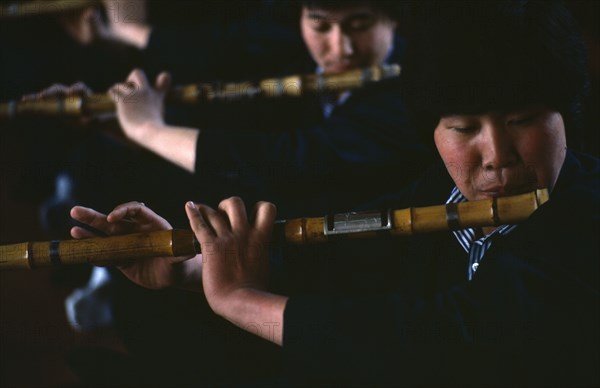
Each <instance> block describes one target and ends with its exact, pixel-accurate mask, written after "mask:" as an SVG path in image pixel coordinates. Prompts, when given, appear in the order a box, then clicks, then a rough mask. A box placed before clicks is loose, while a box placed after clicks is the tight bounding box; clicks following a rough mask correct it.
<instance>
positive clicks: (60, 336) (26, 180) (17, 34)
mask: <svg viewBox="0 0 600 388" xmlns="http://www.w3.org/2000/svg"><path fill="white" fill-rule="evenodd" d="M2 3H3V4H5V3H6V2H2ZM267 3H269V2H267ZM275 3H276V4H275V5H276V7H275V10H274V11H273V12H282V15H283V14H284V13H285V9H286V7H288V4H287V2H275ZM263 5H264V2H262V1H259V0H244V1H233V0H228V1H224V0H219V1H216V0H210V1H202V2H200V1H195V0H191V1H181V0H179V1H157V0H154V1H152V0H150V1H148V3H147V18H148V22H149V23H150V24H153V25H157V26H175V25H182V24H194V23H202V22H208V21H212V22H214V21H219V22H222V23H231V22H236V21H238V20H242V19H243V18H245V17H247V16H249V15H252V14H253V13H254V12H257V11H259V10H260V9H261V7H262V6H263ZM567 5H568V7H569V8H570V9H571V10H572V12H573V14H574V15H575V17H576V19H577V20H578V21H579V22H580V25H581V28H582V30H583V32H584V35H585V37H586V41H587V44H588V49H589V65H590V67H589V68H590V75H591V80H592V89H591V93H590V97H589V99H588V101H587V103H586V111H585V130H584V136H583V141H582V142H581V144H579V145H577V146H578V148H582V149H583V150H585V151H587V152H589V153H592V154H595V155H599V152H598V150H599V148H598V145H599V141H598V128H597V126H598V122H599V120H600V118H599V116H598V109H597V107H598V106H600V98H599V93H598V90H599V88H598V83H599V78H600V47H599V42H600V39H599V38H600V28H599V18H598V17H597V15H598V14H600V2H597V1H592V0H587V1H570V2H567ZM45 23H48V20H42V19H35V18H34V19H29V20H24V19H23V20H18V21H15V20H10V21H5V20H0V42H2V43H0V73H1V78H0V79H1V81H2V84H0V92H1V93H0V95H1V96H2V98H14V97H15V96H19V95H20V94H22V93H27V92H32V91H35V90H39V89H40V88H43V87H46V86H48V85H49V84H50V83H53V82H56V81H59V80H61V81H63V82H74V81H76V80H78V79H69V77H70V76H73V74H75V75H78V76H79V77H85V71H83V72H81V73H79V74H77V72H76V71H75V70H74V69H76V68H77V67H78V66H88V65H89V66H92V65H90V64H89V63H87V64H86V63H85V60H84V59H85V58H83V59H82V58H79V59H78V58H77V57H76V56H74V57H69V56H67V57H62V58H59V57H60V56H59V55H52V52H50V54H49V53H48V52H47V51H45V50H47V47H48V45H50V46H51V45H52V42H51V40H52V39H62V38H60V37H59V35H52V34H50V35H47V34H44V33H42V32H41V30H40V25H44V26H46V27H47V25H46V24H45ZM46 27H44V28H46ZM411 28H412V26H411V21H410V18H406V20H404V23H403V25H402V26H401V29H402V30H403V31H404V32H406V33H407V34H408V35H410V30H411ZM190 38H191V37H190ZM73 50H74V51H73V52H74V53H79V54H80V55H81V52H80V51H78V49H73ZM99 52H100V53H102V50H99ZM55 54H56V53H55ZM63 54H64V53H63ZM64 55H66V54H64ZM100 58H101V57H100ZM87 59H88V60H89V58H87ZM93 60H94V61H96V62H97V61H98V59H97V58H95V57H93ZM132 61H134V60H132ZM128 65H129V62H128V61H127V60H124V61H122V63H121V62H118V61H117V64H116V65H114V66H113V67H112V68H111V69H110V71H104V72H101V74H100V75H98V74H95V76H96V77H95V80H94V81H95V82H96V85H95V86H97V89H98V90H101V88H102V87H108V86H109V84H111V83H113V82H116V81H120V80H122V79H123V78H124V76H123V74H126V73H127V72H128V67H127V66H128ZM48 69H55V70H56V73H54V74H60V75H57V76H56V77H57V78H53V73H52V72H51V71H49V70H48ZM61 77H64V79H61ZM90 77H91V76H90ZM83 80H84V81H88V82H89V80H87V79H83ZM88 135H89V134H88V133H86V132H85V131H82V130H81V128H78V127H77V126H70V125H68V124H64V123H61V122H56V121H53V120H48V121H35V120H34V121H24V122H19V123H6V122H0V244H9V243H16V242H23V241H34V240H47V239H49V238H50V236H49V235H48V233H47V232H46V231H45V230H44V229H43V227H42V226H41V223H40V218H39V211H38V209H39V207H40V205H41V204H42V203H43V201H44V200H45V198H47V197H48V195H49V194H51V192H52V177H53V174H54V173H55V172H56V171H57V170H58V169H59V168H60V163H61V162H62V161H63V159H61V153H63V152H66V150H68V149H69V148H70V147H75V146H76V145H77V144H78V142H79V141H82V140H84V139H86V136H88ZM40 160H41V161H44V163H39V161H40ZM32 161H37V162H36V163H33V162H32ZM88 274H89V268H85V267H77V268H68V269H61V270H47V269H41V270H36V271H32V272H0V386H2V387H5V386H6V387H12V386H76V385H77V384H78V380H77V377H76V376H75V375H74V374H73V373H72V372H71V371H70V370H69V368H68V367H67V365H66V363H65V356H66V355H67V354H69V353H70V352H71V351H72V350H73V349H75V348H78V347H81V346H88V347H90V346H91V347H107V348H110V349H114V350H117V351H124V349H123V347H122V345H121V343H120V341H119V340H118V338H117V337H116V336H115V335H114V333H112V332H111V331H109V330H105V331H98V332H94V333H86V334H80V333H76V332H74V331H73V330H72V329H70V327H69V326H68V325H67V322H66V318H65V314H64V307H63V303H64V299H65V297H66V296H67V295H68V294H69V293H70V292H71V291H72V290H73V288H74V287H76V286H79V285H81V284H83V283H84V282H85V281H86V280H87V276H88Z"/></svg>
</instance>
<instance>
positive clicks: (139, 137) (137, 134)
mask: <svg viewBox="0 0 600 388" xmlns="http://www.w3.org/2000/svg"><path fill="white" fill-rule="evenodd" d="M164 126H165V124H164V123H163V122H161V121H160V120H153V121H144V122H142V123H140V124H139V125H132V126H130V127H129V128H127V130H125V134H126V135H127V137H128V138H129V139H130V140H133V141H134V142H136V143H138V144H140V145H142V146H144V147H146V148H148V146H149V145H150V144H152V142H153V141H154V138H156V136H157V135H158V133H159V132H160V131H161V129H162V128H164Z"/></svg>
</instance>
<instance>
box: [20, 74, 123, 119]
mask: <svg viewBox="0 0 600 388" xmlns="http://www.w3.org/2000/svg"><path fill="white" fill-rule="evenodd" d="M98 96H102V95H94V94H93V91H92V89H90V87H88V86H87V85H86V84H84V83H83V82H77V83H74V84H72V85H70V86H67V85H63V84H54V85H51V86H50V87H48V88H46V89H44V90H42V91H40V92H38V93H31V94H26V95H24V96H22V97H21V102H20V103H19V108H17V111H20V110H23V112H20V113H18V114H23V115H26V114H27V113H30V114H51V115H52V114H55V115H58V116H60V117H62V118H64V120H66V121H67V122H68V123H71V124H76V125H88V124H90V123H91V122H92V121H98V122H103V121H105V120H108V119H112V118H114V117H115V114H114V112H110V111H105V112H102V113H96V112H90V111H88V109H87V108H88V105H89V104H90V102H91V100H97V99H98Z"/></svg>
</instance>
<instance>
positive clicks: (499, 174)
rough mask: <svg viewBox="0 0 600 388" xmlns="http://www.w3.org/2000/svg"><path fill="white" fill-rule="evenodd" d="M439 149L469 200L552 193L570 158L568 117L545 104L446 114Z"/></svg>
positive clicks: (437, 136) (436, 138) (440, 126)
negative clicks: (537, 191)
mask: <svg viewBox="0 0 600 388" xmlns="http://www.w3.org/2000/svg"><path fill="white" fill-rule="evenodd" d="M434 141H435V145H436V147H437V149H438V151H439V153H440V155H441V157H442V160H443V161H444V163H445V164H446V168H447V169H448V172H449V173H450V175H451V176H452V179H453V180H454V182H455V183H456V186H457V187H458V189H459V190H460V192H461V193H462V194H463V195H464V196H465V197H466V198H467V199H468V200H469V201H472V200H477V199H485V198H491V197H501V196H506V195H515V194H521V193H524V192H528V191H533V190H535V189H540V188H544V187H547V188H548V189H549V190H552V188H553V187H554V184H555V183H556V180H557V178H558V174H559V172H560V168H561V166H562V164H563V161H564V159H565V155H566V145H567V143H566V136H565V127H564V123H563V119H562V116H561V115H560V113H558V112H554V111H551V110H549V109H547V108H544V107H541V106H534V107H529V108H526V109H523V110H519V111H512V112H508V113H486V114H482V115H451V116H443V117H442V118H441V119H440V122H439V123H438V126H437V127H436V129H435V131H434Z"/></svg>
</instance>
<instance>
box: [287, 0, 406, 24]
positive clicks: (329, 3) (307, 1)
mask: <svg viewBox="0 0 600 388" xmlns="http://www.w3.org/2000/svg"><path fill="white" fill-rule="evenodd" d="M299 3H300V5H301V6H303V7H306V8H308V9H314V8H319V9H325V10H336V9H340V8H348V7H354V6H363V5H366V6H368V7H371V9H372V10H374V11H376V12H379V13H380V14H382V15H385V16H387V17H389V18H390V19H393V20H398V19H400V17H401V16H402V15H403V14H404V12H406V10H407V9H408V3H407V2H402V1H397V0H370V1H366V0H300V2H299Z"/></svg>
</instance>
